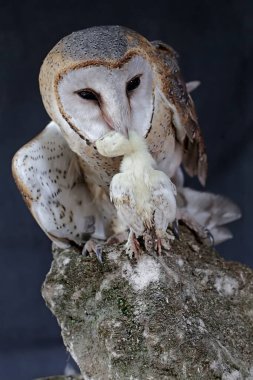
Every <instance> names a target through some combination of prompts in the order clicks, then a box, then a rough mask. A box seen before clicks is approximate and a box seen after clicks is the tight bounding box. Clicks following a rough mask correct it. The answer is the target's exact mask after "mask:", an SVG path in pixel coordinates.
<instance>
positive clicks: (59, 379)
mask: <svg viewBox="0 0 253 380" xmlns="http://www.w3.org/2000/svg"><path fill="white" fill-rule="evenodd" d="M35 380H83V378H82V377H81V376H50V377H41V378H40V379H35Z"/></svg>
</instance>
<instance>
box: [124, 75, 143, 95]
mask: <svg viewBox="0 0 253 380" xmlns="http://www.w3.org/2000/svg"><path fill="white" fill-rule="evenodd" d="M140 77H141V76H140V75H136V76H135V77H133V78H132V79H131V80H130V81H129V82H127V85H126V91H127V92H131V91H133V90H135V89H136V88H137V87H139V85H140V83H141V79H140Z"/></svg>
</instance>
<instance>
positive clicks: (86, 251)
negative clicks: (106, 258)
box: [82, 239, 103, 264]
mask: <svg viewBox="0 0 253 380" xmlns="http://www.w3.org/2000/svg"><path fill="white" fill-rule="evenodd" d="M102 247H103V243H101V242H99V241H98V240H94V239H90V240H88V241H87V242H86V243H85V245H84V247H83V250H82V255H83V256H90V257H92V256H94V254H95V255H96V257H97V259H98V261H99V262H100V263H101V264H102V263H103V255H102V253H103V250H102Z"/></svg>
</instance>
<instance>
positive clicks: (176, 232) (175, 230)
mask: <svg viewBox="0 0 253 380" xmlns="http://www.w3.org/2000/svg"><path fill="white" fill-rule="evenodd" d="M172 231H173V234H174V235H175V237H176V239H177V240H180V236H179V225H178V220H177V219H175V220H174V222H173V223H172Z"/></svg>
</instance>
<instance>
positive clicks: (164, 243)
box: [155, 230, 175, 256]
mask: <svg viewBox="0 0 253 380" xmlns="http://www.w3.org/2000/svg"><path fill="white" fill-rule="evenodd" d="M173 240H175V236H174V235H172V234H170V233H169V232H166V231H162V230H156V239H155V250H156V252H157V254H158V255H159V256H160V255H161V254H162V249H165V250H166V251H169V250H170V249H171V241H173Z"/></svg>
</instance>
